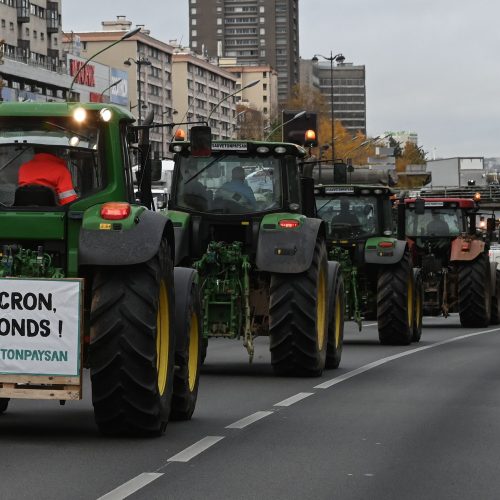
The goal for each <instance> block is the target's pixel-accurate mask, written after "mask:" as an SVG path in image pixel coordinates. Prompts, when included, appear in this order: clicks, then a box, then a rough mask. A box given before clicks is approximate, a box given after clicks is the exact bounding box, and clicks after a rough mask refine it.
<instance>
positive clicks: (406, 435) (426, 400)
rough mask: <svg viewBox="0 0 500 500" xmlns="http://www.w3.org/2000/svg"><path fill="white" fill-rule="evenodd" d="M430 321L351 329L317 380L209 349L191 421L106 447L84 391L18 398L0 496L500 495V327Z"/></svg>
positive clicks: (222, 346)
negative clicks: (391, 340)
mask: <svg viewBox="0 0 500 500" xmlns="http://www.w3.org/2000/svg"><path fill="white" fill-rule="evenodd" d="M424 324H425V328H424V333H423V335H422V341H421V342H420V343H419V344H412V345H411V346H408V347H384V346H380V345H378V341H377V334H376V327H375V326H367V327H366V328H365V329H364V330H363V332H362V333H357V331H356V329H355V325H354V324H352V323H347V324H346V342H345V347H344V354H343V358H342V363H341V367H340V368H339V369H338V370H333V371H326V372H325V373H324V374H323V376H322V377H320V378H314V379H311V378H310V379H299V378H277V377H274V376H273V374H272V371H271V368H270V361H269V354H268V345H267V340H266V339H259V340H261V341H259V342H258V343H257V350H256V356H255V359H254V363H253V364H252V365H249V364H248V360H247V357H246V353H245V350H244V349H243V347H242V346H241V344H240V343H239V342H237V341H233V342H229V341H223V340H214V341H213V342H211V343H210V345H209V351H208V356H207V360H206V364H205V366H204V368H203V375H202V379H201V384H200V394H199V399H198V406H197V409H196V411H195V414H194V416H193V419H192V420H191V421H190V422H174V423H170V424H169V426H168V428H167V432H166V435H165V436H164V437H162V438H156V439H146V440H144V439H124V438H121V439H120V438H115V439H109V438H103V437H101V436H100V435H99V434H98V433H97V431H96V428H95V425H94V422H93V414H92V406H91V402H90V399H89V386H88V383H87V387H86V390H84V395H85V399H84V401H82V402H69V403H67V404H66V405H65V406H63V407H60V406H59V404H58V403H56V402H37V401H21V400H15V401H11V405H10V406H9V409H8V411H7V412H6V413H5V414H4V415H2V416H0V450H1V454H2V460H1V463H0V478H1V480H0V498H1V499H2V500H8V499H16V500H21V499H35V498H36V499H51V500H54V499H64V500H66V499H74V500H76V499H97V498H106V499H118V498H125V497H126V496H127V495H130V496H129V498H131V499H148V500H149V499H175V500H182V499H198V498H200V499H201V498H203V499H218V500H220V499H255V498H259V499H268V498H269V499H301V500H303V499H309V498H314V499H315V500H317V499H366V498H368V499H434V498H436V499H455V498H457V499H458V498H460V499H464V498H476V499H490V498H491V499H493V498H499V497H500V494H499V487H500V475H499V469H500V467H499V464H498V462H499V458H498V457H499V456H500V418H499V416H500V363H499V358H500V356H499V353H500V328H499V327H495V326H492V327H490V328H487V329H465V328H460V327H459V325H458V320H457V318H456V317H452V318H448V319H447V320H445V319H442V318H426V320H425V322H424ZM368 325H373V323H368Z"/></svg>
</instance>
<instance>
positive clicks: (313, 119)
mask: <svg viewBox="0 0 500 500" xmlns="http://www.w3.org/2000/svg"><path fill="white" fill-rule="evenodd" d="M297 113H299V112H298V111H283V124H284V125H283V139H284V141H285V142H291V143H293V144H299V145H300V146H305V145H306V132H307V131H308V130H312V131H314V132H315V134H316V137H317V135H318V115H317V114H316V113H305V114H304V115H302V116H299V117H298V118H296V119H295V120H293V119H292V118H293V117H294V116H295V115H296V114H297ZM287 122H289V123H287ZM317 145H318V143H317V141H316V140H314V141H308V142H307V147H310V146H317Z"/></svg>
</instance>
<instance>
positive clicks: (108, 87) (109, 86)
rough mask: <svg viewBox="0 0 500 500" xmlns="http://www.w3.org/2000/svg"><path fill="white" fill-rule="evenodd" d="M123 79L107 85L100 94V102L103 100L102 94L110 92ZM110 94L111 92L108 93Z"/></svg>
mask: <svg viewBox="0 0 500 500" xmlns="http://www.w3.org/2000/svg"><path fill="white" fill-rule="evenodd" d="M122 80H123V78H120V79H119V80H116V82H113V83H112V84H111V85H108V86H107V87H106V88H105V89H104V90H103V91H102V92H101V102H102V100H103V98H104V94H105V93H106V92H107V91H108V90H111V89H112V88H113V87H116V86H117V85H118V84H119V83H121V82H122ZM110 94H111V92H110ZM109 100H110V101H111V95H110V97H109Z"/></svg>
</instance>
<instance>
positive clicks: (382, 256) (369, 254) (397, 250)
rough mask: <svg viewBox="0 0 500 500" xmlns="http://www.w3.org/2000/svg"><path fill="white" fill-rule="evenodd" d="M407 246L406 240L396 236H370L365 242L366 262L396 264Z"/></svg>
mask: <svg viewBox="0 0 500 500" xmlns="http://www.w3.org/2000/svg"><path fill="white" fill-rule="evenodd" d="M406 248H407V245H406V241H405V240H397V239H396V238H388V237H375V238H368V240H366V244H365V262H366V263H367V264H396V263H397V262H399V261H400V260H401V259H402V258H403V255H404V253H405V250H406Z"/></svg>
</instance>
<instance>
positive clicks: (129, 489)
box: [97, 472, 163, 500]
mask: <svg viewBox="0 0 500 500" xmlns="http://www.w3.org/2000/svg"><path fill="white" fill-rule="evenodd" d="M161 476H163V474H162V473H158V472H143V473H142V474H139V475H138V476H136V477H134V478H133V479H131V480H130V481H127V482H126V483H123V484H122V485H121V486H118V488H115V489H114V490H112V491H110V492H109V493H106V494H105V495H104V496H102V497H99V498H98V499H97V500H122V499H123V498H127V497H128V496H130V495H132V494H133V493H135V492H136V491H138V490H140V489H141V488H144V486H147V485H148V484H149V483H152V482H153V481H155V480H156V479H158V478H159V477H161Z"/></svg>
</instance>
